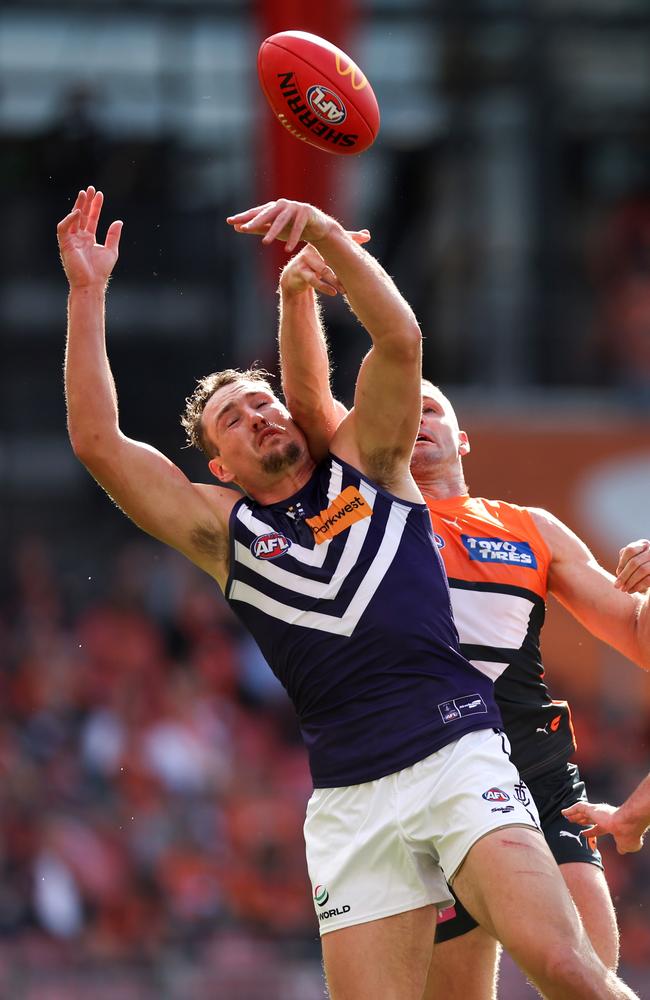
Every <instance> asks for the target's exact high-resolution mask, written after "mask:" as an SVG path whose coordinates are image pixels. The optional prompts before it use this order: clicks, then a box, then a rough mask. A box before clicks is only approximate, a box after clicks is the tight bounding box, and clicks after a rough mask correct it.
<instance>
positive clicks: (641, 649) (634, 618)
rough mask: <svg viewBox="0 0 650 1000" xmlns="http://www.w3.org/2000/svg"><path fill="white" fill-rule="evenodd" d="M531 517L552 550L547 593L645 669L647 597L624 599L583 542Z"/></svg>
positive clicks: (548, 520) (649, 651)
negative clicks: (548, 591) (549, 592)
mask: <svg viewBox="0 0 650 1000" xmlns="http://www.w3.org/2000/svg"><path fill="white" fill-rule="evenodd" d="M531 514H532V515H533V517H534V519H535V523H536V525H537V527H538V528H539V530H540V532H541V534H542V536H543V538H544V540H545V541H546V543H547V545H548V547H549V549H550V551H551V557H552V558H551V564H550V567H549V578H548V584H549V590H550V591H551V593H552V594H554V595H555V597H557V599H558V600H559V601H560V602H561V603H562V604H563V605H564V606H565V607H566V608H567V609H568V610H569V611H570V612H571V614H572V615H573V616H574V618H576V619H577V620H578V621H579V622H580V623H581V624H582V625H584V626H585V628H587V629H588V630H589V631H590V632H591V633H592V635H595V636H596V637H597V638H599V639H602V640H603V641H604V642H606V643H608V644H609V645H610V646H613V647H614V648H615V649H617V650H619V652H621V653H623V654H624V655H625V656H627V657H628V658H629V659H630V660H633V661H634V663H637V664H638V665H639V666H640V667H643V668H644V669H646V670H650V603H649V599H648V596H649V595H648V594H644V595H640V594H626V593H623V592H622V591H621V590H618V589H616V588H615V586H614V577H613V576H612V574H611V573H608V572H607V571H606V570H605V569H603V567H602V566H601V565H600V564H599V563H598V561H597V559H596V558H595V556H594V555H593V553H592V552H591V551H590V550H589V548H588V547H587V546H586V545H585V543H584V542H583V541H581V539H580V538H578V536H577V535H576V534H574V532H573V531H571V530H570V528H568V527H567V526H566V525H565V524H563V523H562V521H560V520H558V518H556V517H554V515H553V514H550V513H549V512H548V511H545V510H539V509H533V510H531Z"/></svg>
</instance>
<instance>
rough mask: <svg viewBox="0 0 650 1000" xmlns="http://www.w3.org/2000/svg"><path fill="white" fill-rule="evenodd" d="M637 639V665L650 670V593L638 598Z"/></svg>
mask: <svg viewBox="0 0 650 1000" xmlns="http://www.w3.org/2000/svg"><path fill="white" fill-rule="evenodd" d="M636 631H637V640H638V644H639V661H638V662H639V665H640V666H642V667H643V668H644V669H645V670H650V593H648V592H646V593H645V594H644V595H643V597H642V598H641V600H640V606H639V610H638V612H637V618H636Z"/></svg>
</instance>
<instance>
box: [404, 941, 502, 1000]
mask: <svg viewBox="0 0 650 1000" xmlns="http://www.w3.org/2000/svg"><path fill="white" fill-rule="evenodd" d="M500 951H501V949H500V946H499V944H498V942H497V941H495V939H494V938H493V937H492V936H491V935H490V934H488V933H487V931H485V930H483V928H482V927H474V928H473V930H471V931H468V932H467V934H462V935H461V936H460V937H457V938H452V940H451V941H442V942H439V943H438V944H436V945H434V948H433V958H432V959H431V965H430V966H429V976H428V978H427V985H426V989H425V991H424V995H423V997H422V1000H496V997H497V976H498V965H499V954H500Z"/></svg>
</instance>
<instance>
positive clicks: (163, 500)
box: [57, 187, 234, 581]
mask: <svg viewBox="0 0 650 1000" xmlns="http://www.w3.org/2000/svg"><path fill="white" fill-rule="evenodd" d="M102 201H103V197H102V194H101V192H98V191H95V189H94V188H93V187H89V188H88V189H87V190H85V191H80V192H79V195H78V197H77V200H76V202H75V205H74V208H73V210H72V212H70V213H69V215H67V216H66V217H65V219H63V220H62V221H61V222H60V223H59V226H58V229H57V235H58V240H59V248H60V252H61V260H62V263H63V267H64V270H65V272H66V275H67V277H68V281H69V284H70V294H69V299H68V339H67V344H66V358H65V394H66V405H67V413H68V432H69V435H70V441H71V443H72V447H73V450H74V452H75V454H76V455H77V457H78V458H79V460H80V461H81V462H83V464H84V465H85V466H86V467H87V469H88V470H89V472H90V473H91V475H92V476H94V478H95V479H96V480H97V481H98V482H99V483H100V485H101V486H102V487H103V488H104V489H105V490H106V492H107V493H108V494H109V495H110V496H111V497H112V499H113V500H114V501H115V502H116V503H117V504H118V506H119V507H120V508H121V509H122V510H123V511H124V512H125V514H127V515H128V517H130V518H131V520H133V521H135V523H136V524H138V525H139V527H141V528H143V530H145V531H147V532H149V534H151V535H154V536H155V537H156V538H159V539H161V540H162V541H164V542H167V543H168V544H169V545H173V546H174V547H175V548H177V549H179V550H180V551H181V552H184V553H185V555H187V556H189V558H191V559H192V560H193V561H194V562H196V563H197V564H198V565H200V566H202V568H203V569H205V570H206V571H207V572H209V573H210V574H211V575H213V576H215V578H216V579H218V580H220V581H225V579H226V576H227V557H226V555H225V553H227V546H226V545H225V544H223V545H222V546H221V548H220V547H219V544H218V542H217V539H221V537H222V536H223V535H224V533H225V530H226V528H225V524H226V520H227V510H228V504H229V505H230V506H232V503H233V502H234V498H233V495H232V494H231V493H229V492H228V491H224V490H221V489H220V488H219V487H212V488H210V487H202V486H194V485H193V484H192V483H190V482H189V480H188V479H187V478H186V477H185V475H184V474H183V473H182V472H181V470H180V469H178V468H177V467H176V466H175V465H174V464H173V462H170V461H169V459H167V458H165V456H164V455H161V454H160V453H159V452H157V451H156V450H155V449H154V448H151V447H149V445H146V444H142V443H141V442H138V441H132V440H131V439H130V438H127V437H126V436H125V435H123V434H122V432H121V431H120V428H119V422H118V406H117V393H116V391H115V383H114V381H113V376H112V373H111V369H110V366H109V362H108V356H107V353H106V344H105V331H104V304H105V296H106V287H107V284H108V280H109V278H110V275H111V273H112V271H113V268H114V266H115V263H116V261H117V257H118V250H119V238H120V232H121V229H122V223H121V222H113V223H112V224H111V225H110V226H109V228H108V232H107V235H106V242H105V243H104V244H98V243H97V242H96V233H97V225H98V222H99V216H100V212H101V207H102ZM209 491H212V492H209ZM221 493H223V494H224V497H223V499H222V498H221V496H220V494H221ZM222 508H223V509H222ZM206 539H212V542H211V545H207V544H206ZM222 554H223V556H224V557H223V558H221V555H222Z"/></svg>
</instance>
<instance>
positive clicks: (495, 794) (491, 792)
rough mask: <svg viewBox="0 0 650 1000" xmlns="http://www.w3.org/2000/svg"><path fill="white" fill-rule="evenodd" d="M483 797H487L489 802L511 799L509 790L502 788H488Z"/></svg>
mask: <svg viewBox="0 0 650 1000" xmlns="http://www.w3.org/2000/svg"><path fill="white" fill-rule="evenodd" d="M481 798H484V799H487V801H488V802H509V801H510V796H509V795H508V793H507V792H504V791H503V789H502V788H488V790H487V792H483V795H482V796H481Z"/></svg>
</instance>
